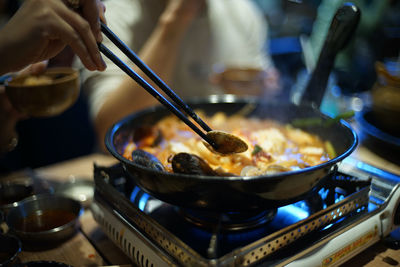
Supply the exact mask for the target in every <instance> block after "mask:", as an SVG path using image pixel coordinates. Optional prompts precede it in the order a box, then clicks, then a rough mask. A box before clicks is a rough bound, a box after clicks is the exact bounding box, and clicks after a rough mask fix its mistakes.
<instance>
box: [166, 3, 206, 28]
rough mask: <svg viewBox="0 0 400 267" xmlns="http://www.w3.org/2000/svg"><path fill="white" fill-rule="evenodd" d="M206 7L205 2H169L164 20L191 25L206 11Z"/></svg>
mask: <svg viewBox="0 0 400 267" xmlns="http://www.w3.org/2000/svg"><path fill="white" fill-rule="evenodd" d="M205 5H206V1H205V0H168V1H167V5H166V8H165V10H164V12H163V14H162V19H163V20H164V21H176V20H179V22H180V23H182V24H184V25H185V24H189V23H190V22H192V21H193V20H194V19H195V18H196V17H197V16H198V15H199V14H200V13H201V11H202V10H204V8H205Z"/></svg>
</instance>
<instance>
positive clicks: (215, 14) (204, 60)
mask: <svg viewBox="0 0 400 267" xmlns="http://www.w3.org/2000/svg"><path fill="white" fill-rule="evenodd" d="M162 2H163V1H160V0H110V1H105V2H104V3H105V5H106V14H105V15H106V19H107V24H108V27H109V28H110V29H111V30H112V31H113V32H114V33H115V34H116V35H117V36H118V37H119V38H120V39H121V40H122V41H123V42H125V44H127V45H128V46H129V47H130V48H131V49H132V50H133V51H134V52H135V53H138V52H139V51H140V49H141V47H142V46H143V44H144V43H145V42H146V40H147V38H148V37H149V36H150V34H151V33H152V30H153V29H154V27H155V26H156V24H157V22H158V18H159V15H160V14H161V12H162V9H163V4H162ZM190 27H191V28H190V29H189V30H188V32H187V34H186V36H185V38H184V40H183V43H182V45H181V50H180V52H179V58H178V59H177V65H176V69H175V71H174V76H173V79H172V82H171V84H169V86H170V87H171V88H172V89H173V90H174V91H175V92H176V93H177V94H178V95H179V96H180V97H181V98H183V99H187V98H189V97H194V96H206V95H210V94H219V93H222V92H221V91H220V89H218V88H216V87H215V86H212V85H211V84H210V83H209V76H210V74H211V73H212V72H213V68H214V67H215V66H217V65H220V66H229V67H232V66H237V67H259V68H263V69H266V68H268V67H270V65H271V60H270V58H269V57H268V55H267V53H266V51H267V47H266V45H267V43H266V38H267V34H268V32H267V31H268V28H267V24H266V22H265V19H264V18H263V16H262V14H261V13H260V12H259V11H258V10H257V8H256V7H255V6H254V4H253V3H252V2H251V1H250V0H211V1H208V10H207V12H204V14H202V15H201V16H199V17H198V18H197V19H196V20H195V21H194V22H193V23H192V25H191V26H190ZM103 44H104V45H105V46H107V47H108V48H110V49H111V50H112V51H113V52H114V53H115V54H116V55H117V56H118V57H120V58H121V59H122V60H123V61H124V62H126V63H128V64H129V62H130V61H129V60H128V59H127V57H126V56H125V55H123V54H122V52H120V51H119V50H118V49H116V48H115V46H114V45H113V44H112V43H111V42H110V41H109V40H108V39H107V38H106V37H104V41H103ZM103 58H105V57H103ZM106 63H107V69H106V70H105V71H104V72H90V71H88V70H83V71H82V81H83V85H84V90H86V92H87V93H88V95H89V105H90V112H91V117H92V118H95V116H96V115H97V113H98V111H99V109H100V107H101V105H102V104H103V103H104V101H105V99H106V97H107V95H108V94H109V93H111V92H112V91H113V90H115V89H116V88H117V87H118V85H119V83H120V82H121V81H122V80H123V78H124V77H126V76H125V75H126V74H125V73H124V72H123V71H121V70H120V69H119V68H118V67H117V66H115V65H114V64H113V63H112V62H110V61H108V60H106ZM149 97H151V96H150V95H149Z"/></svg>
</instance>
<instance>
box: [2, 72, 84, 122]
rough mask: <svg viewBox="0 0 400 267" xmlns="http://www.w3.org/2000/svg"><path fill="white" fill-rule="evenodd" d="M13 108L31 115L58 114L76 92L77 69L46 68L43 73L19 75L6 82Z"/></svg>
mask: <svg viewBox="0 0 400 267" xmlns="http://www.w3.org/2000/svg"><path fill="white" fill-rule="evenodd" d="M5 87H6V94H7V96H8V98H9V100H10V102H11V103H12V105H13V106H14V108H15V109H16V110H18V111H19V112H21V113H23V114H26V115H28V116H31V117H49V116H55V115H58V114H61V113H62V112H64V111H65V110H66V109H68V108H69V107H71V106H72V105H73V104H74V103H75V102H76V100H77V99H78V96H79V91H80V88H79V73H78V71H77V70H75V69H72V68H49V69H47V70H46V71H45V72H44V73H43V74H40V75H38V76H34V75H28V74H25V75H20V76H16V77H13V78H11V79H10V80H8V81H6V82H5Z"/></svg>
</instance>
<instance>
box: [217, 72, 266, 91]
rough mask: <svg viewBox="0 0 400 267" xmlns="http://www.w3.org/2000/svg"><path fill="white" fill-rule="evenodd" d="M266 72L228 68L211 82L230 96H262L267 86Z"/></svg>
mask: <svg viewBox="0 0 400 267" xmlns="http://www.w3.org/2000/svg"><path fill="white" fill-rule="evenodd" d="M266 76H267V74H266V72H265V71H264V70H262V69H257V68H233V67H230V68H226V69H224V70H223V71H221V72H219V73H215V74H214V75H213V76H212V77H211V82H212V83H214V84H216V85H218V86H219V87H221V88H222V89H223V90H224V91H225V92H226V93H228V94H235V95H261V94H262V92H263V91H264V89H265V86H266Z"/></svg>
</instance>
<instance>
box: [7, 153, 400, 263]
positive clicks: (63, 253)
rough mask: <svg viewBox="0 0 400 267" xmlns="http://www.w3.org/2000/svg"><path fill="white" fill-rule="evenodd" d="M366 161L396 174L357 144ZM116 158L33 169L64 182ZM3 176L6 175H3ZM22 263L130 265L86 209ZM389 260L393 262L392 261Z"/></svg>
mask: <svg viewBox="0 0 400 267" xmlns="http://www.w3.org/2000/svg"><path fill="white" fill-rule="evenodd" d="M352 156H354V157H357V158H359V159H361V160H363V161H365V162H366V163H369V164H373V165H375V166H377V167H380V168H383V169H386V170H388V171H390V172H393V173H396V174H398V175H400V167H399V166H398V165H396V164H393V163H391V162H389V161H387V160H384V159H383V158H380V157H378V156H376V155H375V154H374V153H372V152H371V151H370V150H368V149H367V148H365V147H359V148H358V149H357V150H356V151H355V152H354V153H353V155H352ZM116 162H117V161H116V160H115V159H114V158H113V157H111V156H107V155H103V154H92V155H89V156H85V157H82V158H77V159H73V160H69V161H66V162H62V163H58V164H55V165H51V166H46V167H43V168H40V169H37V170H35V173H36V174H37V175H39V176H40V177H44V178H45V179H48V180H49V181H51V182H62V181H65V180H66V179H67V178H68V177H69V176H70V175H74V176H75V177H79V178H80V179H88V180H92V179H93V163H97V164H99V165H103V166H109V165H112V164H113V163H116ZM21 175H24V172H23V171H22V172H17V173H13V174H12V175H11V176H13V177H18V176H21ZM7 178H10V176H9V177H7ZM388 257H389V258H390V259H392V260H394V261H397V262H399V264H400V252H399V251H395V250H392V249H389V248H386V247H385V246H384V245H383V243H378V244H376V245H374V246H372V247H371V248H369V249H367V250H366V251H365V252H363V253H362V254H359V255H358V256H357V257H355V258H354V259H352V260H350V262H348V263H346V264H345V265H346V266H361V265H365V266H388V267H389V266H393V265H390V264H389V263H387V262H388V260H387V259H388ZM19 258H20V260H21V261H22V262H27V261H36V260H52V261H58V262H64V263H67V264H70V265H73V266H106V265H108V266H110V265H117V266H122V265H126V266H131V265H132V263H131V261H130V260H129V258H127V257H126V256H125V254H123V252H122V251H121V250H120V249H119V248H117V247H116V245H114V243H113V242H112V241H111V240H110V239H109V238H108V237H107V236H106V235H105V234H104V233H103V232H102V230H101V229H100V227H99V226H98V225H97V223H96V222H95V221H94V219H93V217H92V214H91V213H90V211H85V213H84V214H83V216H82V217H81V229H80V231H79V232H78V233H77V234H76V235H75V236H74V237H73V238H71V239H70V240H68V241H67V242H65V243H63V244H61V245H60V246H59V247H55V248H52V249H49V250H45V251H40V252H28V251H23V252H22V253H21V254H20V256H19ZM392 263H393V262H392Z"/></svg>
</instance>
